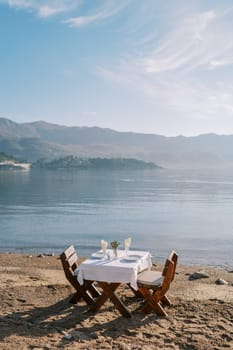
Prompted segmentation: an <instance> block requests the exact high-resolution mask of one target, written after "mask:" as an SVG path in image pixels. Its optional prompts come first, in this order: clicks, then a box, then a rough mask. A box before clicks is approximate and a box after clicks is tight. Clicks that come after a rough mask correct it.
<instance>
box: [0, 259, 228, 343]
mask: <svg viewBox="0 0 233 350" xmlns="http://www.w3.org/2000/svg"><path fill="white" fill-rule="evenodd" d="M153 269H156V270H161V269H162V264H160V263H158V264H156V266H153ZM199 270H204V271H205V272H206V273H208V275H209V278H202V279H198V280H190V279H189V278H190V275H191V274H192V273H194V272H196V271H199ZM0 271H1V274H0V309H1V311H2V312H1V315H2V317H1V320H0V326H1V327H0V349H5V350H7V349H9V350H16V349H17V350H21V349H22V350H24V349H33V348H35V349H36V348H40V349H59V348H60V349H99V350H102V349H114V350H115V349H121V350H133V349H142V350H155V349H166V350H172V349H173V350H187V349H195V350H212V349H213V348H214V349H218V350H220V349H223V348H229V349H231V348H233V331H232V319H233V273H232V271H226V270H224V269H221V268H211V267H208V266H186V265H180V264H179V263H178V266H177V273H176V276H175V280H174V283H173V284H172V286H171V288H170V290H169V292H168V296H169V298H170V299H171V301H172V306H170V307H168V308H167V313H168V317H165V318H160V317H158V316H156V315H155V314H149V315H145V314H142V313H141V311H140V310H141V306H142V301H141V300H138V299H135V296H134V295H133V293H132V292H131V291H130V290H129V289H127V288H123V287H122V288H121V289H120V295H121V297H122V298H123V299H124V302H125V303H126V304H127V306H128V307H129V308H130V310H131V312H132V318H131V319H124V318H122V317H121V316H120V314H119V313H118V312H117V311H116V310H115V309H114V308H113V307H112V304H111V302H107V304H106V306H105V307H103V308H102V309H100V310H99V312H97V313H96V314H95V315H94V314H92V313H90V312H89V311H88V307H87V306H86V304H84V303H83V302H81V303H79V304H78V305H75V306H72V305H70V304H69V303H68V300H69V298H70V296H71V295H72V293H73V289H72V287H71V286H70V285H69V283H68V282H67V280H66V278H65V276H64V272H63V269H62V266H61V262H60V259H59V258H58V256H56V255H55V256H52V255H44V256H39V255H33V254H30V255H29V254H21V253H0ZM218 278H222V279H224V280H226V281H227V282H228V285H217V284H216V283H215V282H216V280H217V279H218Z"/></svg>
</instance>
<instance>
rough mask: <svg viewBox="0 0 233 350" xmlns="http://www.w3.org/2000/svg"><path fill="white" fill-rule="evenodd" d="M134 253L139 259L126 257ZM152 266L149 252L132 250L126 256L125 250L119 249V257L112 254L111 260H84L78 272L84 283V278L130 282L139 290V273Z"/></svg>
mask: <svg viewBox="0 0 233 350" xmlns="http://www.w3.org/2000/svg"><path fill="white" fill-rule="evenodd" d="M110 252H111V251H110ZM111 253H112V252H111ZM132 255H137V256H138V259H137V261H132V262H131V261H128V260H127V259H125V258H127V257H129V256H132ZM151 266H152V261H151V254H150V253H149V252H145V251H131V250H130V251H129V253H128V255H127V256H126V255H125V252H124V251H123V250H118V257H117V258H113V257H112V256H111V258H110V260H108V259H107V258H103V259H95V258H90V259H87V260H85V261H83V262H82V263H81V264H80V265H79V267H78V268H77V270H76V273H77V278H78V281H79V283H80V284H83V283H84V280H91V281H101V282H108V283H112V282H119V283H130V285H131V287H132V288H134V289H135V290H137V289H138V287H137V274H138V273H139V272H141V271H143V270H146V269H150V268H151Z"/></svg>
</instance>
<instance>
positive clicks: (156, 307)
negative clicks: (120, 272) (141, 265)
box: [137, 251, 178, 316]
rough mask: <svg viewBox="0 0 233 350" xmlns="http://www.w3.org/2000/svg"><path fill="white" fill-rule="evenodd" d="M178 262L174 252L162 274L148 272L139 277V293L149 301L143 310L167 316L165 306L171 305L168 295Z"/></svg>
mask: <svg viewBox="0 0 233 350" xmlns="http://www.w3.org/2000/svg"><path fill="white" fill-rule="evenodd" d="M177 260H178V255H177V253H176V252H175V251H172V252H171V254H170V255H169V257H168V259H167V260H166V263H165V265H164V268H163V271H162V273H161V272H160V271H150V270H146V271H144V272H142V273H140V274H139V275H138V280H137V283H138V288H139V292H140V293H141V294H142V295H143V297H144V298H145V299H146V301H147V303H146V305H145V307H144V309H143V311H144V312H146V313H149V312H151V311H155V312H156V313H157V314H158V315H160V316H167V313H166V311H165V310H164V305H171V302H170V300H169V299H168V297H167V295H166V293H167V291H168V290H169V288H170V284H171V282H172V281H173V280H174V276H175V270H176V265H177Z"/></svg>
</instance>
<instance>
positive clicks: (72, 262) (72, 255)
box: [60, 245, 100, 305]
mask: <svg viewBox="0 0 233 350" xmlns="http://www.w3.org/2000/svg"><path fill="white" fill-rule="evenodd" d="M60 259H61V263H62V266H63V270H64V272H65V276H66V278H67V280H68V281H69V282H70V284H71V285H72V286H73V287H74V289H75V290H76V292H75V294H74V295H73V297H72V298H71V300H70V303H72V304H76V303H77V302H78V301H79V300H80V299H81V298H83V299H84V300H85V301H86V303H87V304H89V305H92V304H94V301H95V300H94V298H96V297H98V296H99V295H100V293H99V291H98V289H97V288H96V287H95V286H94V284H93V281H84V284H83V285H80V283H79V282H78V279H77V276H76V274H75V270H76V269H77V268H78V256H77V254H76V252H75V249H74V246H73V245H71V246H69V247H68V248H67V249H66V250H65V251H64V252H63V253H62V254H61V255H60Z"/></svg>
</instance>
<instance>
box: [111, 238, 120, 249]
mask: <svg viewBox="0 0 233 350" xmlns="http://www.w3.org/2000/svg"><path fill="white" fill-rule="evenodd" d="M119 245H120V242H118V241H116V240H114V241H112V242H111V247H112V248H113V249H117V248H118V246H119Z"/></svg>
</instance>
